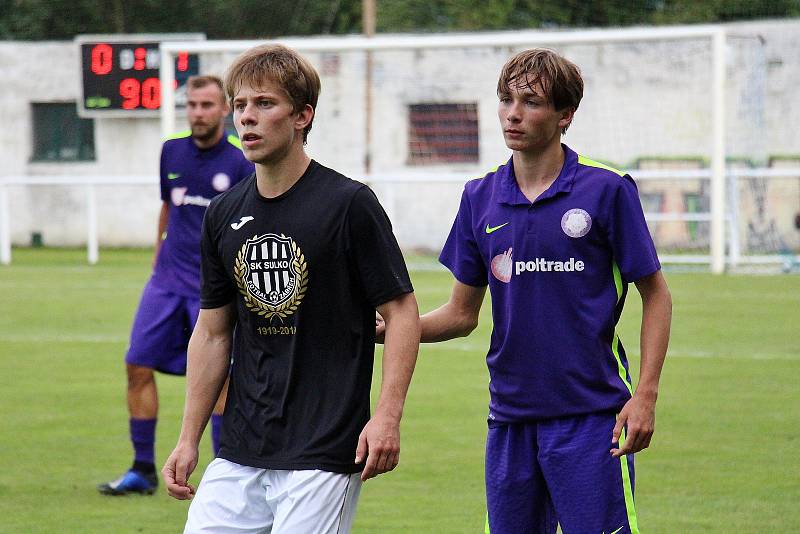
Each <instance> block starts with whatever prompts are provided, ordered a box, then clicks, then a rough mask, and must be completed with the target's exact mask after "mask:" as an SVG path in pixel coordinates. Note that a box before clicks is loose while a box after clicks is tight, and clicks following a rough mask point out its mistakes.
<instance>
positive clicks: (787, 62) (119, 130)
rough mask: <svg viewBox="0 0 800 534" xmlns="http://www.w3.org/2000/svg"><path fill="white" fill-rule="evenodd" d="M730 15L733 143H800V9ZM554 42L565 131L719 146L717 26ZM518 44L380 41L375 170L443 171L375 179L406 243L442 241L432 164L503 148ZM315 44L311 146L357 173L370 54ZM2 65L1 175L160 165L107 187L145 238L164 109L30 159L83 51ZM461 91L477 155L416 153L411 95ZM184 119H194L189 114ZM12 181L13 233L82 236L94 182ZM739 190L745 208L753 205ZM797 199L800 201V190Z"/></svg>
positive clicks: (209, 65)
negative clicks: (74, 149)
mask: <svg viewBox="0 0 800 534" xmlns="http://www.w3.org/2000/svg"><path fill="white" fill-rule="evenodd" d="M726 29H727V31H728V34H729V37H728V49H727V80H728V88H727V96H726V98H727V116H726V120H727V142H728V153H729V156H731V157H736V158H744V159H746V160H749V161H751V162H753V163H755V164H757V165H761V164H766V162H767V161H768V159H769V157H770V156H771V155H797V154H800V141H798V136H797V135H796V132H795V131H794V129H795V125H796V124H798V123H800V105H798V103H797V102H798V98H797V87H800V62H798V61H797V57H800V21H798V20H792V21H765V22H755V23H737V24H730V25H726ZM542 44H544V45H546V44H547V43H542ZM556 48H557V49H558V50H559V51H560V52H562V53H563V54H565V55H566V56H568V57H570V58H571V59H573V60H574V61H575V62H576V63H577V64H578V65H579V66H580V67H581V69H582V72H583V75H584V78H585V84H586V89H585V96H584V99H583V101H582V103H581V106H580V109H579V110H578V113H577V115H576V119H575V122H574V123H573V126H572V127H571V128H570V130H569V132H568V133H567V135H566V136H565V142H566V143H568V144H570V145H571V146H572V147H573V148H574V149H576V150H577V151H579V152H581V153H583V154H586V155H588V156H590V157H592V158H594V159H600V160H603V161H608V162H612V163H614V164H616V165H617V166H620V167H626V168H628V167H631V166H635V165H637V163H638V161H639V160H640V159H648V160H652V159H654V158H655V159H662V160H664V161H670V160H676V161H680V160H682V159H684V160H685V159H689V160H691V159H692V158H704V159H706V160H707V159H708V157H709V154H710V150H711V142H712V139H711V123H710V110H711V104H712V102H711V100H710V99H711V50H710V46H709V44H708V41H707V40H687V41H664V42H653V43H645V42H640V43H627V44H600V45H571V46H561V47H556ZM514 52H516V50H515V49H510V48H508V47H480V48H472V49H454V50H418V51H391V52H379V53H375V54H374V55H373V61H374V76H373V116H372V122H371V129H372V150H371V154H370V156H371V162H372V170H373V172H374V173H376V174H378V175H381V174H386V173H398V172H400V173H403V172H409V171H413V172H415V173H423V174H426V175H429V176H430V177H431V179H432V180H431V183H429V184H419V183H395V184H386V183H381V182H375V183H374V188H375V190H376V192H377V193H378V195H379V197H381V199H382V201H383V202H384V204H385V206H386V209H387V211H388V212H389V213H390V216H391V217H392V220H393V222H394V226H395V230H396V232H397V235H398V239H399V240H400V242H401V244H402V245H403V246H404V247H406V248H426V249H433V250H436V249H438V248H440V246H441V244H442V242H443V241H444V237H445V236H446V234H447V232H448V230H449V228H450V224H451V222H452V218H453V215H454V214H455V211H456V209H457V206H458V200H459V196H460V191H461V187H462V186H461V184H459V183H455V184H453V183H448V184H442V183H436V177H437V176H440V175H442V173H457V174H459V175H462V176H463V177H464V179H465V180H466V179H468V178H472V177H475V176H479V175H482V174H484V173H485V172H486V170H488V169H490V168H493V167H494V166H496V165H497V164H498V163H502V162H504V161H506V160H507V159H508V157H509V153H508V151H507V149H506V148H505V146H504V144H503V141H502V137H501V135H500V131H499V126H498V122H497V117H496V107H497V103H496V100H497V99H496V96H495V86H496V79H497V74H498V73H499V70H500V67H501V66H502V64H503V63H504V62H505V61H506V59H507V58H508V57H509V56H510V55H512V54H513V53H514ZM233 57H234V55H233V54H228V55H226V56H216V57H212V56H205V55H204V56H202V57H201V71H203V72H215V73H218V74H221V73H222V72H223V71H224V68H225V65H226V64H227V63H228V62H229V61H230V60H231V59H232V58H233ZM308 57H309V59H310V60H311V61H312V62H313V63H314V64H315V65H316V66H317V68H318V69H319V71H320V73H321V77H322V85H323V89H322V94H321V97H320V102H319V105H318V110H317V118H316V120H315V124H314V128H313V131H312V133H311V136H310V139H309V146H308V151H309V153H310V154H311V155H312V156H313V157H315V158H316V159H318V160H319V161H321V162H322V163H324V164H326V165H329V166H331V167H334V168H336V169H338V170H341V171H342V172H345V173H347V174H350V175H353V176H360V175H361V174H362V172H363V164H364V159H365V146H366V143H365V136H366V134H365V127H364V123H365V117H366V114H365V106H364V102H365V101H366V96H365V95H366V92H365V83H364V77H363V72H364V65H365V56H364V54H363V53H356V52H345V53H325V54H321V53H319V54H308ZM0 65H2V70H3V78H2V81H0V84H1V85H2V90H0V113H2V116H3V117H6V118H7V120H8V125H7V127H6V128H4V129H3V130H2V131H0V151H2V152H1V153H0V161H2V165H0V181H1V180H2V178H3V176H19V175H23V176H26V175H73V176H79V175H98V176H129V175H139V176H149V177H152V182H151V183H150V184H149V185H138V186H116V187H112V186H103V187H101V188H99V189H98V190H97V196H98V200H100V201H101V202H100V203H99V212H98V218H99V226H98V228H99V236H100V241H101V244H102V245H107V246H123V245H150V244H151V243H152V241H153V237H154V235H155V228H156V216H157V211H158V205H159V202H160V201H159V199H158V188H157V181H158V180H157V173H158V155H159V149H160V129H159V122H158V120H157V119H151V118H137V119H95V121H94V128H95V152H96V161H94V162H84V163H62V164H53V163H48V164H45V163H36V162H32V161H30V159H31V153H32V131H31V130H32V121H31V103H34V102H72V101H75V100H76V99H77V98H78V95H79V93H80V90H79V60H78V50H77V47H76V45H75V44H74V43H72V42H44V43H20V42H2V43H0ZM458 102H477V104H478V106H477V107H478V118H479V135H480V159H479V161H478V162H477V163H472V164H455V165H452V164H451V165H428V166H409V164H408V148H407V147H408V106H409V105H410V104H417V103H458ZM183 126H185V122H184V123H183V124H181V125H179V128H180V127H183ZM768 190H769V191H783V188H768ZM9 192H10V199H11V202H10V205H11V208H10V217H9V218H10V220H11V229H12V238H13V241H14V243H17V244H27V243H29V242H30V236H31V233H32V232H38V233H41V234H42V235H43V238H44V242H45V243H46V244H51V245H79V244H82V243H85V235H86V217H85V208H86V198H85V197H86V193H85V190H84V188H82V187H60V186H59V187H55V186H53V187H45V186H32V187H20V186H14V187H10V188H9ZM742 202H743V207H744V206H748V205H749V204H747V202H748V201H747V200H742ZM787 202H788V204H792V201H791V200H789V201H786V202H784V204H786V203H787ZM794 202H795V203H796V204H798V205H797V206H794V208H796V210H797V211H800V200H797V199H795V200H794ZM751 204H752V203H751ZM762 204H763V202H762ZM792 209H793V206H788V207H787V208H786V210H783V211H786V212H787V213H789V212H791V211H792ZM744 211H748V210H747V209H744ZM781 219H783V216H781ZM768 223H769V222H768V221H767V222H764V221H761V222H759V224H760V225H762V226H763V224H768ZM779 225H784V222H782V221H781V222H779ZM784 226H786V225H784ZM743 228H745V229H746V228H747V226H746V225H745V226H744V227H743ZM685 231H686V229H685V228H683V229H679V230H676V232H678V233H680V232H684V233H685ZM781 232H783V233H784V234H785V240H788V241H787V242H790V243H791V244H793V246H800V237H798V234H800V232H796V231H794V230H793V229H792V228H791V227H790V226H786V228H785V229H784V230H781ZM792 232H794V233H792ZM664 239H665V242H667V241H669V240H668V239H667V238H664Z"/></svg>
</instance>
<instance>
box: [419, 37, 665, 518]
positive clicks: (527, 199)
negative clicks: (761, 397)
mask: <svg viewBox="0 0 800 534" xmlns="http://www.w3.org/2000/svg"><path fill="white" fill-rule="evenodd" d="M497 94H498V97H499V100H500V102H499V107H498V115H499V118H500V126H501V128H502V131H503V137H504V139H505V142H506V146H507V147H508V148H509V149H511V151H512V156H511V159H509V161H508V162H507V163H506V164H505V165H502V166H500V167H499V168H498V169H497V170H496V171H495V172H491V173H489V174H487V175H486V176H485V177H483V178H482V179H477V180H472V181H470V182H469V183H467V184H466V186H465V188H464V193H463V196H462V199H461V206H460V208H459V211H458V215H457V216H456V220H455V222H454V224H453V228H452V230H451V232H450V235H449V237H448V239H447V242H446V244H445V246H444V249H443V250H442V253H441V256H440V261H441V262H442V263H443V264H444V265H445V266H446V267H447V268H448V269H450V271H452V273H453V275H454V277H455V279H456V280H455V285H454V287H453V291H452V295H451V297H450V300H449V302H447V303H446V304H445V305H444V306H442V307H440V308H438V309H436V310H434V311H432V312H430V313H427V314H425V315H424V316H423V317H422V321H421V326H422V341H423V342H433V341H442V340H446V339H451V338H454V337H458V336H465V335H467V334H469V332H471V331H472V330H473V329H474V328H475V326H476V325H477V323H478V313H479V311H480V308H481V304H482V303H483V297H484V293H485V291H486V287H487V285H488V287H489V291H490V294H491V298H492V319H493V323H494V330H493V332H492V337H491V343H490V346H489V352H488V354H487V357H486V361H487V364H488V367H489V373H490V377H491V382H490V385H489V390H490V397H491V401H490V407H489V417H488V425H489V430H488V436H487V443H486V495H487V507H488V519H487V531H490V532H491V533H492V534H512V533H519V532H541V533H554V532H556V526H557V524H559V523H560V525H561V529H562V531H563V532H564V533H565V534H571V533H576V532H578V533H581V532H597V533H600V532H606V533H614V534H620V533H636V532H638V526H637V521H636V513H635V510H634V500H633V485H634V472H633V453H636V452H638V451H640V450H642V449H644V448H646V447H647V446H648V445H649V444H650V439H651V436H652V434H653V428H654V422H655V403H656V396H657V393H658V382H659V377H660V375H661V368H662V365H663V362H664V357H665V355H666V350H667V343H668V339H669V326H670V318H671V309H672V304H671V297H670V294H669V290H668V289H667V285H666V282H665V281H664V278H663V276H662V274H661V271H660V264H659V261H658V257H657V256H656V251H655V248H654V246H653V241H652V239H651V237H650V235H649V233H648V230H647V226H646V224H645V220H644V216H643V213H642V207H641V204H640V202H639V197H638V194H637V190H636V185H635V183H634V182H633V180H632V179H631V177H630V176H628V175H626V174H624V173H622V172H619V171H616V170H614V169H610V168H608V167H606V166H604V165H602V164H599V163H596V162H594V161H591V160H589V159H587V158H585V157H583V156H580V155H578V154H576V153H575V152H573V151H572V150H571V149H570V148H569V147H567V146H566V145H562V144H561V134H562V133H564V132H566V130H567V128H568V127H569V125H570V123H571V122H572V119H573V117H574V114H575V111H576V110H577V108H578V104H579V103H580V100H581V97H582V96H583V80H582V79H581V75H580V72H579V70H578V68H577V67H576V66H575V65H574V64H573V63H571V62H570V61H568V60H567V59H565V58H563V57H561V56H559V55H557V54H555V53H554V52H552V51H550V50H542V49H535V50H528V51H525V52H522V53H520V54H518V55H517V56H515V57H514V58H512V59H511V60H509V61H508V63H506V65H505V66H504V67H503V70H502V73H501V75H500V79H499V82H498V86H497ZM630 282H633V283H634V284H635V285H636V288H637V290H638V291H639V293H640V295H641V298H642V303H643V312H642V330H641V365H640V368H641V371H640V375H639V381H638V385H637V387H636V388H635V389H634V388H633V386H632V380H631V377H630V374H629V372H628V360H627V358H626V355H625V351H624V349H623V347H622V344H621V342H620V340H619V337H618V336H617V333H616V331H615V326H616V324H617V321H618V320H619V317H620V314H621V312H622V306H623V304H624V302H625V297H626V295H627V289H628V283H630Z"/></svg>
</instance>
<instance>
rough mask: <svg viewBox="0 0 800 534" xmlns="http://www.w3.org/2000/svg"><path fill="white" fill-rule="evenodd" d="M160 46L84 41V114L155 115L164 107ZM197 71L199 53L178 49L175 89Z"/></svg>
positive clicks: (82, 55)
mask: <svg viewBox="0 0 800 534" xmlns="http://www.w3.org/2000/svg"><path fill="white" fill-rule="evenodd" d="M158 46H159V43H158V42H112V41H109V42H82V43H81V44H80V53H81V72H82V78H83V96H82V99H81V101H80V103H79V107H78V111H79V113H80V115H82V116H106V115H109V116H112V115H113V116H120V115H123V116H140V115H153V114H154V112H156V111H157V110H158V109H159V108H160V107H161V80H160V78H159V68H160V66H161V53H160V51H159V49H158ZM197 73H198V59H197V55H196V54H189V53H186V52H180V53H178V54H177V56H176V57H175V89H176V90H177V89H178V88H179V87H182V86H183V85H184V84H185V83H186V80H187V78H188V77H189V76H192V75H195V74H197ZM148 112H150V113H148Z"/></svg>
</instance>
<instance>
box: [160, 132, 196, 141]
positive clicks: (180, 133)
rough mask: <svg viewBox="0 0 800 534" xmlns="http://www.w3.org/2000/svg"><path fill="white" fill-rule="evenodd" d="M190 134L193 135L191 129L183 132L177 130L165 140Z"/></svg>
mask: <svg viewBox="0 0 800 534" xmlns="http://www.w3.org/2000/svg"><path fill="white" fill-rule="evenodd" d="M190 135H192V131H191V130H183V131H182V132H177V133H174V134H172V135H168V136H167V137H166V139H164V141H170V140H172V139H183V138H185V137H189V136H190Z"/></svg>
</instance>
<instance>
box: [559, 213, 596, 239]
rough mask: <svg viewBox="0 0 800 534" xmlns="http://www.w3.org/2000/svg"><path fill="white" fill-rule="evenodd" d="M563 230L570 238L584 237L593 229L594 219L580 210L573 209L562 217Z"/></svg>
mask: <svg viewBox="0 0 800 534" xmlns="http://www.w3.org/2000/svg"><path fill="white" fill-rule="evenodd" d="M561 229H562V230H564V233H565V234H567V235H568V236H570V237H576V238H577V237H583V236H585V235H586V234H588V233H589V230H591V229H592V217H591V216H590V215H589V214H588V213H587V212H586V210H582V209H580V208H573V209H571V210H568V211H567V212H566V213H564V216H563V217H561Z"/></svg>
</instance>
